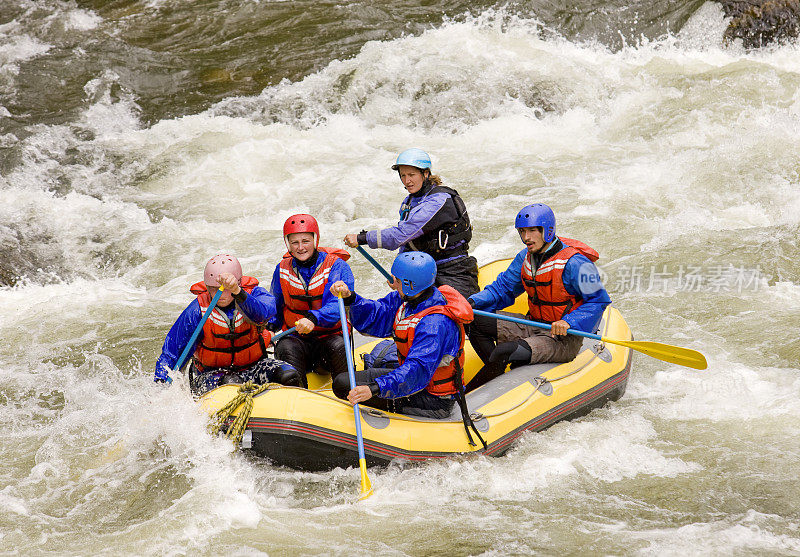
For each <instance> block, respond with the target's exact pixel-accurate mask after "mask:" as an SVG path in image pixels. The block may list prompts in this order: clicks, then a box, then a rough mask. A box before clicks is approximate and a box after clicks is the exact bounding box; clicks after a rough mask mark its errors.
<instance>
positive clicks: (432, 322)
mask: <svg viewBox="0 0 800 557" xmlns="http://www.w3.org/2000/svg"><path fill="white" fill-rule="evenodd" d="M445 303H446V302H445V299H444V296H443V295H442V293H441V292H439V290H438V289H434V292H433V295H432V296H431V297H430V298H428V299H426V300H423V301H422V302H420V303H419V304H417V305H416V306H414V307H410V306H406V315H405V316H404V317H407V316H408V315H414V314H416V313H419V312H420V311H422V310H423V309H427V308H429V307H431V306H436V305H444V304H445ZM402 304H403V300H402V299H401V298H400V295H399V294H398V293H397V292H391V293H390V294H389V295H387V296H384V297H383V298H381V299H380V300H370V299H368V298H363V297H361V296H359V295H358V294H356V295H355V300H354V301H353V303H352V304H351V305H350V319H351V320H352V323H353V326H354V327H355V328H356V330H358V331H359V332H360V333H362V334H365V335H370V336H374V337H390V336H392V332H393V329H392V328H393V325H394V318H395V315H396V314H397V310H398V309H399V308H400V306H401V305H402ZM460 345H461V334H460V332H459V329H458V325H457V324H456V323H455V321H453V320H452V319H450V318H449V317H447V316H446V315H442V314H438V313H434V314H431V315H426V316H425V317H423V318H422V320H421V321H420V322H419V324H418V325H417V327H416V329H415V330H414V342H413V344H412V345H411V348H410V349H409V351H408V357H407V358H406V360H405V361H404V362H403V365H401V366H399V367H398V368H396V369H393V370H392V371H390V372H389V373H387V374H386V375H381V376H380V377H377V378H376V379H375V381H376V382H377V383H378V386H379V387H380V390H381V392H380V397H381V398H400V397H404V396H409V395H413V394H414V393H416V392H418V391H421V390H422V389H424V388H425V387H427V386H428V383H430V381H431V378H432V377H433V374H434V372H435V371H436V368H437V367H439V362H441V361H442V358H443V357H444V356H445V354H450V355H451V356H453V357H454V358H455V357H457V356H458V351H459V348H460Z"/></svg>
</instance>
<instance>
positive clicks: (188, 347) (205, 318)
mask: <svg viewBox="0 0 800 557" xmlns="http://www.w3.org/2000/svg"><path fill="white" fill-rule="evenodd" d="M220 296H222V289H221V288H220V289H219V290H217V293H216V294H214V297H213V298H211V303H210V304H209V305H208V309H207V310H206V312H205V313H204V314H203V317H202V318H201V319H200V323H198V324H197V327H195V329H194V332H193V333H192V336H191V338H190V339H189V342H187V343H186V347H185V348H184V349H183V353H182V354H181V357H180V358H178V361H177V362H175V367H174V368H173V371H178V370H179V369H181V366H183V362H184V361H185V360H186V357H187V356H188V355H189V352H190V351H191V350H192V347H193V346H194V341H196V340H197V337H198V336H200V331H202V330H203V325H205V324H206V321H208V318H209V317H210V316H211V312H212V311H214V307H216V305H217V302H218V301H219V297H220ZM168 379H169V382H170V383H172V378H171V377H168Z"/></svg>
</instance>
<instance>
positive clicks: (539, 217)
mask: <svg viewBox="0 0 800 557" xmlns="http://www.w3.org/2000/svg"><path fill="white" fill-rule="evenodd" d="M529 226H541V227H542V236H543V237H544V241H545V242H552V241H553V238H555V237H556V216H555V215H554V214H553V210H552V209H551V208H550V207H548V206H547V205H545V204H544V203H534V204H533V205H528V206H527V207H523V208H522V210H521V211H520V212H519V213H517V218H516V219H515V220H514V228H526V227H529Z"/></svg>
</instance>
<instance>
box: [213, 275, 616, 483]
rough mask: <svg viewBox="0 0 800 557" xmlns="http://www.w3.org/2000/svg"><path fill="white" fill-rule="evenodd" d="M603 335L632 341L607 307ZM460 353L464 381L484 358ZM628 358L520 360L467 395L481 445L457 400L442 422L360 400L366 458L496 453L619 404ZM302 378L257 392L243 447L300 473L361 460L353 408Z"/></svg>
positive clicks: (594, 350)
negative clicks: (305, 385) (299, 383)
mask: <svg viewBox="0 0 800 557" xmlns="http://www.w3.org/2000/svg"><path fill="white" fill-rule="evenodd" d="M497 263H498V264H502V263H503V262H497ZM507 264H508V263H507V262H505V265H506V266H507ZM493 265H496V264H493ZM490 267H491V266H490ZM501 267H502V269H504V268H505V266H502V265H501ZM497 268H498V269H500V267H497ZM502 269H500V270H502ZM486 270H489V269H487V268H482V269H481V271H482V274H483V275H484V276H485V271H486ZM491 270H493V271H495V272H494V274H492V275H490V276H492V277H493V276H495V275H496V274H497V272H496V270H495V269H491ZM482 282H483V281H482ZM519 304H525V302H524V300H522V299H520V300H517V303H516V304H515V305H514V307H512V308H509V309H510V311H520V313H524V310H522V309H521V308H520V307H518V305H519ZM522 307H524V305H523V306H522ZM599 334H600V335H601V336H604V337H609V338H617V339H622V340H630V339H632V336H631V331H630V329H629V328H628V325H627V324H626V323H625V320H624V319H623V318H622V315H621V314H620V313H619V312H618V311H617V310H616V309H614V308H611V307H609V308H607V309H606V311H605V313H604V315H603V320H602V322H601V324H600V331H599ZM376 342H377V341H376ZM374 344H375V343H370V344H367V345H364V346H362V347H360V348H358V349H356V359H357V360H360V358H359V357H358V354H363V353H366V352H368V351H369V350H370V349H371V348H372V347H373V346H374ZM465 349H466V358H467V361H466V365H465V373H466V376H467V380H468V379H469V378H471V377H472V376H473V375H474V374H475V373H476V372H477V370H478V369H479V368H480V365H481V364H480V360H479V359H478V357H477V355H476V354H475V352H474V351H473V350H472V348H471V347H470V346H469V345H467V347H466V348H465ZM631 356H632V351H631V349H630V348H626V347H623V346H619V345H612V344H603V343H601V342H600V341H596V340H591V339H586V340H585V341H584V343H583V346H582V347H581V351H580V352H579V354H578V356H577V357H576V358H575V359H574V360H572V361H571V362H567V363H563V364H556V363H548V364H536V365H528V366H521V367H518V368H515V369H513V370H510V371H507V372H506V373H505V374H503V375H501V376H500V377H496V378H495V379H493V380H491V381H489V382H488V383H486V384H485V385H483V386H481V387H479V388H477V389H475V390H474V391H471V392H470V393H468V394H467V396H466V399H467V406H468V408H469V412H470V415H471V417H472V420H473V422H474V424H475V426H476V428H477V430H478V431H479V432H480V434H481V437H483V439H484V440H485V441H486V444H487V446H486V448H485V449H484V448H483V446H482V444H481V443H480V442H479V441H478V440H477V439H476V436H475V435H474V433H473V435H472V437H473V440H474V443H476V444H475V445H471V444H470V440H469V437H468V436H467V433H466V430H465V427H464V422H463V420H462V417H461V411H460V409H459V407H458V405H457V404H456V405H454V407H453V411H452V413H451V415H450V416H449V417H448V418H445V419H432V418H421V417H416V416H408V415H404V414H394V413H390V412H384V411H381V410H376V409H372V408H369V407H366V406H364V405H363V404H362V405H360V407H361V417H362V426H361V427H362V434H363V437H364V451H365V456H366V461H367V464H368V465H369V466H375V465H386V464H388V463H389V462H391V461H392V460H395V459H400V460H406V461H425V460H430V459H440V458H448V457H452V456H454V455H462V454H468V453H483V454H486V455H490V456H500V455H502V454H504V453H505V452H506V451H508V449H509V448H511V446H512V445H513V443H514V441H515V440H517V439H518V438H519V437H520V436H521V435H522V434H523V433H525V432H526V431H541V430H543V429H545V428H547V427H549V426H551V425H553V424H554V423H556V422H559V421H562V420H568V419H572V418H576V417H579V416H583V415H585V414H587V413H588V412H590V411H591V410H592V409H594V408H598V407H600V406H602V405H604V404H606V403H607V402H609V401H615V400H618V399H619V398H620V397H621V396H622V395H623V393H624V392H625V387H626V385H627V381H628V373H629V372H630V366H631ZM308 377H309V387H310V388H309V389H308V390H307V389H301V388H297V387H286V386H282V385H277V384H275V385H270V386H269V388H267V389H266V390H265V391H263V392H262V393H260V394H258V395H256V396H255V397H254V398H253V408H252V411H251V414H250V419H249V420H248V422H247V426H246V428H245V432H244V437H243V439H242V448H243V449H244V450H248V451H252V452H253V453H255V454H256V455H258V456H261V457H264V458H267V459H269V460H270V461H271V462H272V463H273V464H276V465H282V466H288V467H292V468H298V469H302V470H309V471H317V470H329V469H332V468H336V467H342V468H347V467H350V466H354V464H355V463H356V462H357V461H358V457H357V448H356V432H355V422H354V420H353V407H352V406H351V405H350V404H349V403H348V402H346V401H343V400H340V399H338V398H336V397H335V396H334V395H333V393H332V391H331V390H330V377H329V376H328V375H323V374H317V373H310V374H309V375H308ZM238 392H239V386H238V385H223V386H221V387H218V388H217V389H214V390H213V391H210V392H208V393H206V394H205V395H203V396H202V397H201V399H200V400H201V403H202V405H203V407H204V408H205V409H206V410H208V411H209V412H210V413H213V412H215V411H216V410H218V409H219V408H222V407H223V406H225V404H227V403H228V402H229V401H230V400H231V399H233V398H234V397H235V396H237V394H238ZM234 415H236V412H234Z"/></svg>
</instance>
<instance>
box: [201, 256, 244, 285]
mask: <svg viewBox="0 0 800 557" xmlns="http://www.w3.org/2000/svg"><path fill="white" fill-rule="evenodd" d="M222 273H231V274H232V275H233V276H235V277H236V280H239V281H241V280H242V264H241V263H239V260H238V259H236V258H235V257H234V256H232V255H229V254H227V253H220V254H218V255H215V256H214V257H212V258H211V259H209V260H208V263H206V268H205V271H203V282H205V283H206V288H208V287H209V286H213V287H217V286H219V276H220V275H221V274H222Z"/></svg>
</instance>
